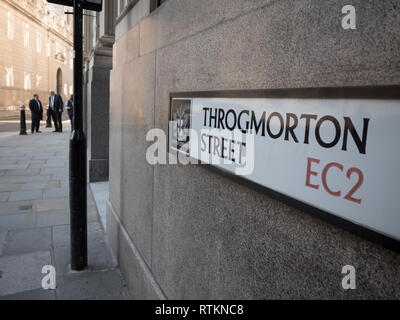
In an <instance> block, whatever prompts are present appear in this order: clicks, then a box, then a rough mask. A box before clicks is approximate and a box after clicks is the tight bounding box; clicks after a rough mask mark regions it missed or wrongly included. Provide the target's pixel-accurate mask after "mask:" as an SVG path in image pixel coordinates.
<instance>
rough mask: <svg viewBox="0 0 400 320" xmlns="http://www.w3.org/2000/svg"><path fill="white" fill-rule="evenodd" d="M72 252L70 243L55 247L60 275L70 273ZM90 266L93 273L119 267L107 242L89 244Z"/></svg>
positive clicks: (56, 262) (56, 265) (56, 263)
mask: <svg viewBox="0 0 400 320" xmlns="http://www.w3.org/2000/svg"><path fill="white" fill-rule="evenodd" d="M70 251H71V249H70V244H69V243H68V244H67V245H65V246H62V247H54V257H55V267H56V270H57V273H58V274H60V275H66V274H69V273H70V268H69V263H70V261H71V252H70ZM88 264H89V269H90V270H91V271H101V270H109V269H113V268H115V267H116V266H117V263H116V261H115V259H114V257H113V256H112V254H111V250H110V247H109V245H108V243H107V242H105V241H95V242H88Z"/></svg>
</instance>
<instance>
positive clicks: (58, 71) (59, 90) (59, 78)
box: [57, 68, 63, 94]
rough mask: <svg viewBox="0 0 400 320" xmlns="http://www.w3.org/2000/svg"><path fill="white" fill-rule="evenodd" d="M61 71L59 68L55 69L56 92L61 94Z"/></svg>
mask: <svg viewBox="0 0 400 320" xmlns="http://www.w3.org/2000/svg"><path fill="white" fill-rule="evenodd" d="M62 80H63V79H62V71H61V68H58V69H57V94H62V88H63V84H62V82H63V81H62Z"/></svg>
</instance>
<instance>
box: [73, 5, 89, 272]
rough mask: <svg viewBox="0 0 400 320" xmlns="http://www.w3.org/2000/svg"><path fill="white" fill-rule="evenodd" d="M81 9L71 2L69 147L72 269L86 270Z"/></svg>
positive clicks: (85, 190)
mask: <svg viewBox="0 0 400 320" xmlns="http://www.w3.org/2000/svg"><path fill="white" fill-rule="evenodd" d="M82 25H83V24H82V7H81V3H80V1H78V0H74V109H73V112H74V116H73V131H72V133H71V138H70V146H69V148H70V149H69V165H70V172H69V199H70V200H69V201H70V211H71V269H72V270H74V271H81V270H84V269H85V268H87V199H86V194H87V189H86V188H87V186H86V180H87V178H86V157H87V156H86V137H85V134H84V132H83V110H82V108H83V98H82V86H83V83H82V72H83V71H82V65H83V62H82V55H83V53H82Z"/></svg>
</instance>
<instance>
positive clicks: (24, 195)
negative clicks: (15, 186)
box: [8, 189, 43, 201]
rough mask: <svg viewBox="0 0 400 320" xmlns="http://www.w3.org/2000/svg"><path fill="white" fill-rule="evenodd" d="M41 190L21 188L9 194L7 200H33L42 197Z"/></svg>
mask: <svg viewBox="0 0 400 320" xmlns="http://www.w3.org/2000/svg"><path fill="white" fill-rule="evenodd" d="M42 197H43V190H41V189H39V190H23V191H13V192H11V194H10V198H9V200H8V201H21V200H35V199H42Z"/></svg>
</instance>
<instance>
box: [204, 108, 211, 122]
mask: <svg viewBox="0 0 400 320" xmlns="http://www.w3.org/2000/svg"><path fill="white" fill-rule="evenodd" d="M208 110H210V108H203V111H204V126H206V125H207V112H208Z"/></svg>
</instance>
